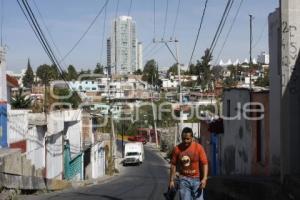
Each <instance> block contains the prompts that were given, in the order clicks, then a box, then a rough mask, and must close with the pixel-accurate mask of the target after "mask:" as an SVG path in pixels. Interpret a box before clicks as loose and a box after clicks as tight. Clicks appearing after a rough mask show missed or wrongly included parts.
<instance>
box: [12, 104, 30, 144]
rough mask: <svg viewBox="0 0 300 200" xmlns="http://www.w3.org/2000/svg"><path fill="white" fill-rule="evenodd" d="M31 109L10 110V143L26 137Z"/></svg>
mask: <svg viewBox="0 0 300 200" xmlns="http://www.w3.org/2000/svg"><path fill="white" fill-rule="evenodd" d="M28 113H29V110H8V122H7V125H8V144H11V143H15V142H18V141H21V140H25V139H26V134H27V132H28Z"/></svg>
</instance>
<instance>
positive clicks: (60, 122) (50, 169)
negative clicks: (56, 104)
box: [46, 110, 82, 179]
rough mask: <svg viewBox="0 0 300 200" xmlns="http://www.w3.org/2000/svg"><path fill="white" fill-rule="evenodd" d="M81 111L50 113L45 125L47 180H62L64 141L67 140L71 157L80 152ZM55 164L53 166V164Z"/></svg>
mask: <svg viewBox="0 0 300 200" xmlns="http://www.w3.org/2000/svg"><path fill="white" fill-rule="evenodd" d="M80 119H81V110H67V111H55V112H51V113H50V114H49V115H48V117H47V120H48V124H47V128H48V130H47V141H46V170H47V173H46V174H47V176H46V177H47V178H55V179H62V177H63V176H62V175H63V169H64V166H63V165H64V161H63V149H64V140H65V139H67V140H69V143H70V147H71V156H72V157H74V156H75V155H78V154H79V153H80V151H81V142H82V137H81V126H82V125H81V121H80ZM53 163H55V164H53Z"/></svg>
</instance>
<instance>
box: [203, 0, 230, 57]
mask: <svg viewBox="0 0 300 200" xmlns="http://www.w3.org/2000/svg"><path fill="white" fill-rule="evenodd" d="M232 4H233V0H228V1H227V4H226V7H225V10H224V12H223V15H222V18H221V20H220V23H219V25H218V28H217V31H216V33H215V36H214V38H213V41H212V43H211V45H210V48H209V51H210V55H212V53H213V51H214V49H215V47H216V44H217V42H218V40H219V37H220V35H221V33H222V30H223V28H224V25H225V23H226V20H227V17H228V15H229V12H230V9H231V7H232Z"/></svg>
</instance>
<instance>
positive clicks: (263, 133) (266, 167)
mask: <svg viewBox="0 0 300 200" xmlns="http://www.w3.org/2000/svg"><path fill="white" fill-rule="evenodd" d="M251 100H252V102H257V103H261V104H262V105H263V107H264V112H263V115H264V117H263V119H261V120H251V123H252V148H253V152H252V174H253V175H264V176H269V175H271V172H270V167H271V163H270V158H271V155H270V129H269V119H270V116H269V92H268V91H265V92H252V93H251ZM252 116H257V117H258V116H260V113H253V115H252ZM258 129H260V130H258ZM258 131H260V133H259V132H258ZM258 140H260V141H258ZM258 154H260V155H261V158H258V157H259V156H258ZM259 159H260V160H259Z"/></svg>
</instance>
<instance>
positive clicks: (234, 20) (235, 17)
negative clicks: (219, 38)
mask: <svg viewBox="0 0 300 200" xmlns="http://www.w3.org/2000/svg"><path fill="white" fill-rule="evenodd" d="M243 2H244V0H241V1H240V4H239V7H238V9H237V11H236V13H235V16H234V18H233V21H232V23H231V26H230V28H229V31H228V32H227V35H226V37H225V40H224V42H223V44H222V47H221V50H220V52H219V54H218V56H217V59H216V62H217V61H218V60H219V58H220V56H221V54H222V52H223V49H224V47H225V44H226V42H227V40H228V37H229V35H230V33H231V31H232V28H233V26H234V24H235V22H236V19H237V16H238V14H239V12H240V9H241V7H242V4H243Z"/></svg>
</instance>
